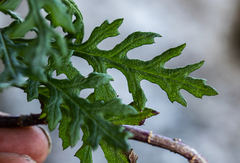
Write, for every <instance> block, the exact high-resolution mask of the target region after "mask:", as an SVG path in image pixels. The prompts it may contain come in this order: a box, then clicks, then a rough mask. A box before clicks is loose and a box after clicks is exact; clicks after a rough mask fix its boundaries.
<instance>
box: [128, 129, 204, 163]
mask: <svg viewBox="0 0 240 163" xmlns="http://www.w3.org/2000/svg"><path fill="white" fill-rule="evenodd" d="M124 127H125V129H126V131H129V132H131V133H133V135H134V136H133V137H132V138H131V139H133V140H137V141H140V142H145V143H148V144H151V145H153V146H157V147H161V148H164V149H167V150H169V151H172V152H174V153H178V154H180V155H182V156H183V157H185V158H187V159H188V161H189V162H190V163H208V161H207V160H206V159H205V158H204V157H203V156H202V155H201V154H200V153H198V152H197V151H196V150H195V149H193V148H192V147H190V146H188V145H187V144H184V143H183V142H181V140H178V139H171V138H168V137H165V136H162V135H157V134H153V133H152V131H150V132H149V131H146V130H142V129H139V128H136V127H133V126H128V125H124Z"/></svg>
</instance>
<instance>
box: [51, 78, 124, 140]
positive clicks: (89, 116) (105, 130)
mask: <svg viewBox="0 0 240 163" xmlns="http://www.w3.org/2000/svg"><path fill="white" fill-rule="evenodd" d="M48 83H49V84H51V85H52V86H54V87H55V88H56V89H57V90H59V91H60V92H61V93H63V94H64V95H65V96H67V97H68V98H69V99H71V101H72V102H73V103H74V104H75V105H76V106H78V107H79V109H81V110H82V111H84V112H85V115H87V116H88V118H90V119H92V121H94V122H95V123H96V124H98V125H99V126H100V127H101V128H102V131H104V132H105V134H106V133H107V134H106V135H111V137H112V138H115V140H119V139H117V138H116V136H115V135H114V134H112V133H111V132H110V131H109V130H108V129H106V128H105V127H104V126H103V125H101V123H98V121H97V120H95V118H94V117H93V116H92V115H91V114H89V113H88V111H87V110H85V109H84V107H81V106H79V103H78V102H76V101H75V100H74V99H72V98H71V96H70V95H69V94H68V93H66V92H65V91H64V90H62V89H61V88H60V87H58V86H57V85H55V84H54V83H53V82H51V81H49V80H48ZM102 120H104V119H103V118H102ZM117 142H118V144H122V142H119V141H117Z"/></svg>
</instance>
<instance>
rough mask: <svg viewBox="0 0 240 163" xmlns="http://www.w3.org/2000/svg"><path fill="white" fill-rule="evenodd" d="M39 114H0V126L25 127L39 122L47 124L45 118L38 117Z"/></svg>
mask: <svg viewBox="0 0 240 163" xmlns="http://www.w3.org/2000/svg"><path fill="white" fill-rule="evenodd" d="M39 117H40V114H30V115H20V116H11V115H0V127H26V126H33V125H40V124H47V121H46V120H45V119H39Z"/></svg>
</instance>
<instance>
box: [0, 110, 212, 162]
mask: <svg viewBox="0 0 240 163" xmlns="http://www.w3.org/2000/svg"><path fill="white" fill-rule="evenodd" d="M39 117H40V114H30V115H20V116H9V115H0V127H26V126H33V125H40V124H47V122H46V119H45V118H43V119H39ZM123 127H124V128H125V130H126V131H129V132H131V133H133V135H134V136H133V137H132V138H130V139H133V140H137V141H140V142H145V143H148V144H151V145H153V146H158V147H160V148H164V149H167V150H169V151H172V152H174V153H178V154H180V155H182V156H183V157H185V158H187V159H188V161H189V162H190V163H208V161H207V160H206V159H205V158H204V157H202V155H201V154H200V153H198V152H197V151H196V150H195V149H193V148H192V147H190V146H188V145H187V144H184V143H183V142H181V140H178V139H171V138H168V137H165V136H161V135H157V134H153V133H152V131H150V132H149V131H146V130H143V129H139V128H136V127H133V126H128V125H123Z"/></svg>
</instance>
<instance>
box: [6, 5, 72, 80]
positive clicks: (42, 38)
mask: <svg viewBox="0 0 240 163" xmlns="http://www.w3.org/2000/svg"><path fill="white" fill-rule="evenodd" d="M28 4H29V6H30V10H29V13H28V15H27V17H26V19H25V20H24V21H23V23H18V24H15V25H14V26H13V28H14V30H12V33H9V35H10V37H11V38H16V37H24V35H25V34H26V33H27V32H28V31H31V30H33V29H34V30H35V31H37V34H38V37H37V38H35V39H34V40H32V42H31V44H29V46H28V47H27V48H26V49H24V50H23V51H22V54H23V56H24V63H25V64H27V65H29V67H30V70H31V72H32V74H34V77H35V79H36V80H41V81H46V76H45V75H44V67H45V66H46V64H47V56H48V55H50V56H54V57H55V58H59V57H62V56H64V55H66V54H67V45H66V41H65V40H64V39H63V38H62V36H61V35H60V34H59V33H57V32H56V31H54V29H53V28H52V27H51V26H49V25H48V23H47V21H46V20H45V19H44V18H43V17H42V15H41V13H40V9H41V8H44V9H45V11H46V12H48V13H51V14H50V16H48V18H49V20H50V21H51V23H52V24H53V25H54V26H59V25H60V26H62V28H64V30H66V31H68V32H73V31H74V28H73V25H72V22H71V18H70V17H69V15H68V14H65V13H66V8H65V7H64V5H63V3H61V2H60V1H57V0H42V1H35V0H28ZM52 39H54V40H56V44H57V46H58V47H59V49H60V54H61V55H60V54H59V53H57V52H56V50H54V49H52V48H51V44H50V43H51V41H52Z"/></svg>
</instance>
